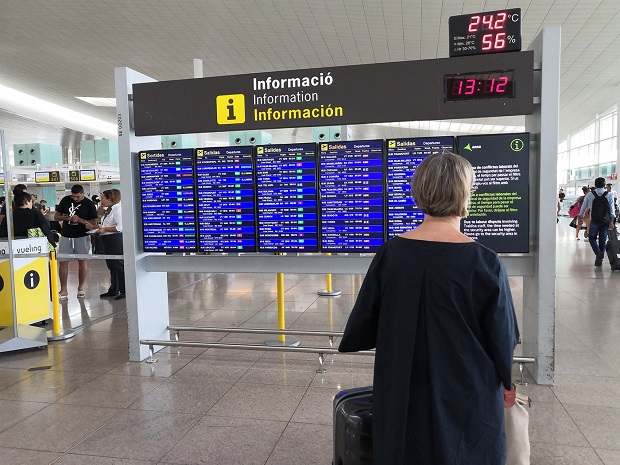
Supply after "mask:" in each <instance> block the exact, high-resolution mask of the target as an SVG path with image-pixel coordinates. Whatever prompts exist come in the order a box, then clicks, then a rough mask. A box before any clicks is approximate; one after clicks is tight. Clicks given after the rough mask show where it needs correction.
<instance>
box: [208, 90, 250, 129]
mask: <svg viewBox="0 0 620 465" xmlns="http://www.w3.org/2000/svg"><path fill="white" fill-rule="evenodd" d="M215 106H216V112H217V124H242V123H245V95H243V94H227V95H218V96H217V97H216V98H215Z"/></svg>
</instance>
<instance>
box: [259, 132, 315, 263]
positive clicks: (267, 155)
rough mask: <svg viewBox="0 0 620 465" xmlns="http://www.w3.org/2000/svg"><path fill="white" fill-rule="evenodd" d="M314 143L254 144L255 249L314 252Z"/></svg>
mask: <svg viewBox="0 0 620 465" xmlns="http://www.w3.org/2000/svg"><path fill="white" fill-rule="evenodd" d="M316 200H317V191H316V144H314V143H311V144H294V145H261V146H258V147H256V206H257V211H258V250H259V252H318V242H319V241H318V219H317V202H316Z"/></svg>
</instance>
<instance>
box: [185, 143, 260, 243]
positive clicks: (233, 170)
mask: <svg viewBox="0 0 620 465" xmlns="http://www.w3.org/2000/svg"><path fill="white" fill-rule="evenodd" d="M254 181H255V180H254V175H253V169H252V147H249V146H248V147H217V148H202V149H197V150H196V187H197V199H196V201H197V203H198V225H199V228H198V230H199V244H198V250H199V251H200V252H256V226H255V225H256V217H255V208H254V207H255V204H254Z"/></svg>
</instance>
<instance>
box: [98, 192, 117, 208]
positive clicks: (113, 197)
mask: <svg viewBox="0 0 620 465" xmlns="http://www.w3.org/2000/svg"><path fill="white" fill-rule="evenodd" d="M101 195H103V196H105V198H106V199H108V200H109V201H110V202H112V204H113V205H116V204H117V203H118V202H120V201H121V191H119V190H118V189H108V190H106V191H103V192H102V193H101Z"/></svg>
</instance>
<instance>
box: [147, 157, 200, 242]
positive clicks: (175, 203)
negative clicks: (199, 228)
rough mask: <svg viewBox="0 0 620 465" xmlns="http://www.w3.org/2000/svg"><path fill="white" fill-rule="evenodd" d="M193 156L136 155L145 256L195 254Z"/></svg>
mask: <svg viewBox="0 0 620 465" xmlns="http://www.w3.org/2000/svg"><path fill="white" fill-rule="evenodd" d="M193 152H194V149H181V150H148V151H143V152H140V153H139V157H140V197H141V199H142V233H143V234H142V238H143V243H144V251H145V252H196V205H195V203H194V160H193V158H194V157H193Z"/></svg>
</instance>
